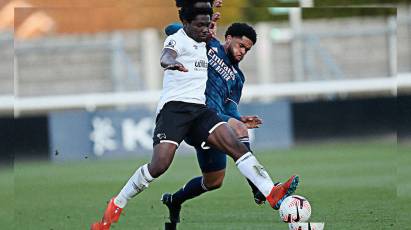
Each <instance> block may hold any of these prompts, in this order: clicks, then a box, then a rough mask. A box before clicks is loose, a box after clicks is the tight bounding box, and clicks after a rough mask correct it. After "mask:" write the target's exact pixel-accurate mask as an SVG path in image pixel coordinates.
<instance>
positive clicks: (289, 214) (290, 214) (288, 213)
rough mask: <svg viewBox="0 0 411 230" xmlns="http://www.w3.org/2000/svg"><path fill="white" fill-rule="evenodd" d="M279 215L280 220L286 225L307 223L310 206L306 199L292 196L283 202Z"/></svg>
mask: <svg viewBox="0 0 411 230" xmlns="http://www.w3.org/2000/svg"><path fill="white" fill-rule="evenodd" d="M279 213H280V218H281V220H282V221H284V222H287V223H294V222H307V221H308V219H310V216H311V205H310V203H309V202H308V200H307V199H306V198H304V197H302V196H298V195H292V196H289V197H287V198H285V199H284V200H283V202H282V203H281V206H280V209H279Z"/></svg>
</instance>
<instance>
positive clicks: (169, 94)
mask: <svg viewBox="0 0 411 230" xmlns="http://www.w3.org/2000/svg"><path fill="white" fill-rule="evenodd" d="M164 49H172V50H174V51H176V52H177V58H176V60H177V61H178V62H180V63H181V64H183V65H184V67H185V68H186V69H188V72H181V71H178V70H165V71H164V79H163V91H162V93H161V97H160V101H159V103H158V106H157V113H158V112H159V111H160V110H161V109H162V108H163V106H164V104H166V103H167V102H169V101H182V102H189V103H195V104H205V95H204V92H205V88H206V83H207V65H208V61H207V50H206V43H205V42H196V41H194V40H193V39H192V38H190V37H189V36H188V35H187V34H186V33H185V31H184V30H183V29H180V30H179V31H177V32H176V33H175V34H172V35H170V36H168V37H167V39H166V40H165V42H164Z"/></svg>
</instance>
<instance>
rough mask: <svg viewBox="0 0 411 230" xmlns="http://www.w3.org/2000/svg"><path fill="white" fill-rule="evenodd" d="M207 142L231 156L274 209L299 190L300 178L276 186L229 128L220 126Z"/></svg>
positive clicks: (296, 177)
mask: <svg viewBox="0 0 411 230" xmlns="http://www.w3.org/2000/svg"><path fill="white" fill-rule="evenodd" d="M207 141H208V142H209V143H210V144H212V145H214V146H216V147H217V148H219V149H221V150H222V151H225V152H226V153H229V154H230V156H231V157H232V158H233V160H234V161H235V164H236V166H237V168H238V170H239V171H240V172H241V174H243V176H245V177H247V179H249V180H250V181H251V182H252V183H253V184H254V185H255V186H256V187H257V188H258V190H260V192H261V193H263V194H264V196H265V197H266V199H267V201H268V202H269V203H270V206H271V207H272V208H274V209H278V208H279V206H280V204H281V202H282V201H283V199H284V198H285V197H286V196H288V195H290V194H292V193H293V192H294V191H295V189H296V188H297V185H298V176H293V177H291V178H290V179H289V180H288V181H287V182H286V183H284V184H277V185H274V183H273V181H272V179H271V177H270V175H269V174H268V173H267V171H266V170H265V169H264V167H263V166H262V165H261V164H260V163H259V162H258V160H257V159H256V157H255V156H254V155H253V154H252V153H251V152H250V151H249V150H248V149H247V147H246V146H245V145H244V144H243V143H241V142H240V141H238V139H237V138H235V135H234V133H233V131H232V130H231V129H230V128H229V127H228V126H225V125H220V126H219V127H217V128H215V129H214V132H212V133H210V135H209V137H208V139H207Z"/></svg>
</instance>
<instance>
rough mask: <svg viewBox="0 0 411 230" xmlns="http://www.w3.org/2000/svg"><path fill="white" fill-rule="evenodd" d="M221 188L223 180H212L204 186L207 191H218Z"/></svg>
mask: <svg viewBox="0 0 411 230" xmlns="http://www.w3.org/2000/svg"><path fill="white" fill-rule="evenodd" d="M221 186H223V179H221V180H220V179H218V180H214V181H211V182H208V183H207V184H205V187H206V188H207V190H208V191H211V190H215V189H219V188H221Z"/></svg>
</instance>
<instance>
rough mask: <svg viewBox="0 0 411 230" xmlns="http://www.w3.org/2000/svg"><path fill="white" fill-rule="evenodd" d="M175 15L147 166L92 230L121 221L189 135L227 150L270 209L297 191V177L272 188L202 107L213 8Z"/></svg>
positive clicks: (251, 158)
mask: <svg viewBox="0 0 411 230" xmlns="http://www.w3.org/2000/svg"><path fill="white" fill-rule="evenodd" d="M192 2H193V4H194V3H195V2H196V1H192ZM202 2H203V1H202ZM179 13H180V18H181V19H182V22H183V25H184V27H183V29H180V30H179V31H178V32H177V33H175V34H174V35H171V36H169V37H167V39H166V41H165V42H164V49H163V52H162V55H161V60H160V63H161V66H162V67H163V68H164V69H165V71H164V80H163V91H162V95H161V98H160V102H159V104H158V107H157V117H156V127H155V129H154V135H153V145H154V151H153V155H152V159H151V162H150V163H148V164H144V165H142V166H140V167H139V168H138V169H137V170H136V171H135V172H134V174H133V175H132V176H131V178H130V179H129V180H128V181H127V183H126V184H125V185H124V187H123V188H122V189H121V191H120V192H119V193H118V194H117V195H116V196H114V197H113V198H112V199H111V200H110V202H109V203H108V205H107V208H106V210H105V213H104V216H103V218H102V219H101V221H99V222H96V223H94V224H92V226H91V229H92V230H108V229H110V226H111V224H112V223H113V222H117V221H118V220H119V218H120V213H121V212H122V210H123V208H124V207H125V206H126V204H127V202H128V200H130V199H131V198H133V197H134V196H136V195H137V194H139V193H140V192H142V191H143V190H144V189H146V188H147V187H148V186H149V184H150V183H152V182H153V181H154V180H155V179H156V178H158V177H159V176H161V175H162V174H163V173H164V172H165V171H166V170H167V169H168V167H169V166H170V164H171V162H172V160H173V158H174V154H175V151H176V150H177V148H178V146H179V144H180V143H181V142H182V141H183V139H184V138H185V137H187V136H188V133H190V134H191V135H193V137H195V138H197V141H200V142H202V143H203V144H202V146H203V147H206V146H207V145H210V146H213V147H215V148H217V149H220V150H221V151H224V152H226V153H227V154H228V155H229V156H230V157H231V158H232V159H233V160H234V161H235V162H236V166H237V168H238V169H239V170H240V172H241V174H242V175H244V176H245V177H247V178H248V179H249V180H250V181H252V182H253V183H254V184H255V185H256V187H257V188H258V189H259V190H260V191H261V193H263V194H264V196H265V197H266V198H267V201H268V203H269V204H270V206H271V207H273V208H276V209H278V207H279V204H280V203H281V201H282V200H283V199H284V198H285V197H286V196H287V195H289V194H290V193H293V192H294V190H295V189H296V187H297V184H298V176H293V177H291V178H290V179H289V180H288V181H287V182H285V183H284V184H277V185H275V186H274V183H273V182H272V180H271V178H270V176H269V175H268V173H267V172H266V170H265V169H264V167H263V166H262V165H261V164H260V163H259V162H258V161H257V159H256V158H255V156H254V155H253V154H252V153H251V152H249V150H248V149H247V147H246V146H245V145H244V144H243V143H241V142H240V141H239V140H238V139H237V137H236V135H235V133H234V132H233V130H232V129H231V128H230V127H229V126H228V125H227V124H226V123H225V122H223V121H222V120H221V119H220V118H219V117H218V115H217V114H216V112H215V111H214V110H211V109H209V108H207V107H206V105H205V95H204V92H205V87H206V81H207V64H208V61H207V55H206V43H205V41H206V39H207V38H208V36H209V29H208V28H209V25H210V19H211V15H212V9H211V8H197V7H194V6H193V5H189V6H188V5H187V6H183V7H182V8H181V9H180V11H179Z"/></svg>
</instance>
